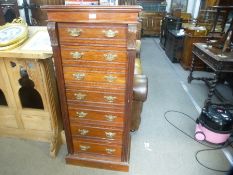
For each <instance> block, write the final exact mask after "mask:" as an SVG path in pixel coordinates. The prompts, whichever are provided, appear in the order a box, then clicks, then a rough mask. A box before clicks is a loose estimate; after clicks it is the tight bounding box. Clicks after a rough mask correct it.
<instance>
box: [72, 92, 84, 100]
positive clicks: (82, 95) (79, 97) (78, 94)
mask: <svg viewBox="0 0 233 175" xmlns="http://www.w3.org/2000/svg"><path fill="white" fill-rule="evenodd" d="M74 96H75V98H76V99H77V100H84V99H85V97H86V96H87V95H86V94H82V93H75V94H74Z"/></svg>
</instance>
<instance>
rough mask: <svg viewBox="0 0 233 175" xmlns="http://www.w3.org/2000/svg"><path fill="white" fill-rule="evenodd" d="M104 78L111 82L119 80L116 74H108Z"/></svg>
mask: <svg viewBox="0 0 233 175" xmlns="http://www.w3.org/2000/svg"><path fill="white" fill-rule="evenodd" d="M104 78H105V79H106V80H107V81H108V82H109V83H112V82H114V81H116V80H117V77H116V76H112V75H106V76H104Z"/></svg>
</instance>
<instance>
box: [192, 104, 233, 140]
mask: <svg viewBox="0 0 233 175" xmlns="http://www.w3.org/2000/svg"><path fill="white" fill-rule="evenodd" d="M232 131H233V115H232V113H231V112H230V111H229V110H227V109H226V108H225V107H223V106H218V105H208V106H207V107H204V108H202V112H201V114H200V116H199V117H198V118H197V120H196V130H195V139H196V140H198V141H203V140H205V141H207V142H209V143H213V144H224V143H225V142H226V141H227V140H228V138H229V137H230V135H231V133H232Z"/></svg>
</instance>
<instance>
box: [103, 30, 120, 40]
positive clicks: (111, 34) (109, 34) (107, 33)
mask: <svg viewBox="0 0 233 175" xmlns="http://www.w3.org/2000/svg"><path fill="white" fill-rule="evenodd" d="M103 33H104V36H105V37H107V38H114V37H115V36H116V35H117V34H118V31H117V30H116V31H113V30H111V29H109V30H103Z"/></svg>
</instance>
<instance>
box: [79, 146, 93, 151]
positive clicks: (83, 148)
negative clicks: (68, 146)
mask: <svg viewBox="0 0 233 175" xmlns="http://www.w3.org/2000/svg"><path fill="white" fill-rule="evenodd" d="M79 147H80V149H81V150H82V151H87V150H88V149H90V148H91V147H90V146H87V145H79Z"/></svg>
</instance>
